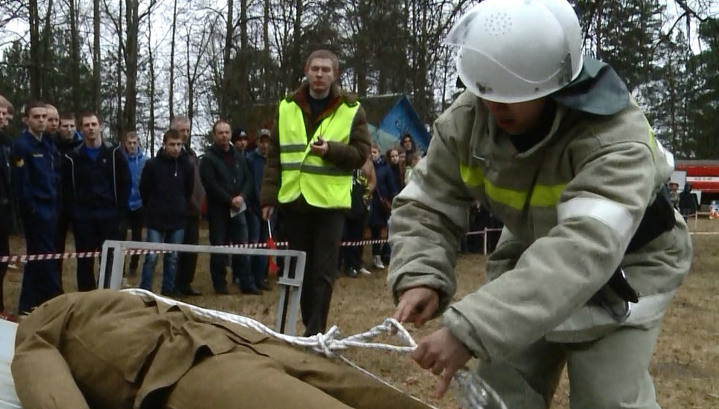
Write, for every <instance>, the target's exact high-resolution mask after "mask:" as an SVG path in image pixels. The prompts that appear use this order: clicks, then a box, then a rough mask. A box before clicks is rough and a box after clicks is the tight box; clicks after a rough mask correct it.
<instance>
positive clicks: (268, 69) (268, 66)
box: [262, 0, 272, 101]
mask: <svg viewBox="0 0 719 409" xmlns="http://www.w3.org/2000/svg"><path fill="white" fill-rule="evenodd" d="M270 13H271V9H270V0H265V4H264V10H263V17H262V42H263V43H264V47H265V48H264V49H263V50H262V60H263V61H262V73H263V78H264V81H263V83H262V99H263V100H264V101H267V100H268V99H269V98H270V97H271V95H270V92H271V91H270V83H271V82H272V59H271V57H270Z"/></svg>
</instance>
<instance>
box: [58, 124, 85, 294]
mask: <svg viewBox="0 0 719 409" xmlns="http://www.w3.org/2000/svg"><path fill="white" fill-rule="evenodd" d="M53 140H54V142H55V146H56V147H57V150H58V151H59V152H60V156H61V157H62V158H64V157H65V154H67V153H70V151H72V150H73V149H75V148H77V147H78V146H80V144H81V143H82V139H81V138H80V135H78V134H77V133H75V117H74V116H73V114H71V113H69V112H63V113H61V114H60V125H59V128H58V131H57V134H56V135H55V137H54V139H53ZM62 162H63V163H64V161H62ZM61 176H62V175H61ZM61 184H62V185H65V183H64V182H62V181H61ZM67 194H68V192H66V191H63V192H62V200H61V203H60V209H58V217H57V231H56V232H55V251H56V252H58V253H64V252H65V241H66V240H67V232H68V231H69V230H70V220H71V219H72V209H70V208H69V207H66V206H65V204H66V203H68V202H69V199H68V198H67ZM62 263H63V259H59V260H57V271H58V272H59V273H60V283H61V284H62Z"/></svg>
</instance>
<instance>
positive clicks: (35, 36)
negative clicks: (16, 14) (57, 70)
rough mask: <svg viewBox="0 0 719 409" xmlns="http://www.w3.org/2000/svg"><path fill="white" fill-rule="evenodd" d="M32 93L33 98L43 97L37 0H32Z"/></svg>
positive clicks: (30, 6) (30, 4) (30, 14)
mask: <svg viewBox="0 0 719 409" xmlns="http://www.w3.org/2000/svg"><path fill="white" fill-rule="evenodd" d="M28 6H29V8H30V10H29V11H30V13H29V17H30V19H29V20H30V95H31V98H32V99H40V97H41V87H42V84H41V79H40V66H41V64H42V61H41V55H40V17H39V16H38V10H37V0H30V3H29V5H28Z"/></svg>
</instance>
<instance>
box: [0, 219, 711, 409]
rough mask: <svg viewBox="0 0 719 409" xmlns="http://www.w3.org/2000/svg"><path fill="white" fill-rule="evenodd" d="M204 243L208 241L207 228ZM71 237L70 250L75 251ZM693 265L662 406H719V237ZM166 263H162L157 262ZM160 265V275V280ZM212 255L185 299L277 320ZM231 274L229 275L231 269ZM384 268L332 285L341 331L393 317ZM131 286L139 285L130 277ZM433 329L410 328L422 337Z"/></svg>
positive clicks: (273, 296)
mask: <svg viewBox="0 0 719 409" xmlns="http://www.w3.org/2000/svg"><path fill="white" fill-rule="evenodd" d="M690 227H691V229H692V230H693V231H696V232H717V233H719V221H709V220H699V221H698V223H696V224H695V223H694V222H693V221H692V222H690ZM204 233H205V236H204V237H203V238H202V241H204V242H206V241H207V237H206V231H205V232H204ZM70 242H71V240H69V241H68V247H69V248H72V243H70ZM693 242H694V263H693V266H692V271H691V273H690V274H689V275H688V276H687V278H686V280H685V282H684V285H683V286H682V288H681V289H680V290H679V292H678V294H677V296H676V298H675V300H674V302H673V304H672V306H671V308H670V310H669V313H668V314H667V316H666V319H665V320H664V323H663V325H662V330H661V334H660V337H659V340H658V343H657V348H656V351H655V354H654V359H653V362H652V365H651V373H652V375H653V376H654V380H655V384H656V388H657V395H658V400H659V403H660V405H661V406H662V407H663V408H665V409H667V408H697V409H714V408H717V407H719V236H712V235H699V234H697V235H695V236H693ZM11 249H12V252H13V253H14V254H19V253H22V252H23V251H24V242H23V241H22V239H21V238H19V237H13V238H12V242H11ZM484 261H485V259H484V256H481V255H464V256H462V257H461V258H460V261H459V265H458V268H457V269H458V273H459V292H458V294H457V298H460V297H462V296H463V295H464V294H467V293H469V292H471V291H473V290H475V289H476V288H477V287H478V286H479V285H480V283H481V281H482V274H483V271H484V267H483V266H484ZM158 264H161V263H158ZM21 271H22V267H21V268H20V270H9V271H8V275H7V277H6V279H5V280H6V281H5V294H4V297H5V298H4V299H5V305H6V306H7V309H8V310H9V311H11V312H12V311H14V310H15V308H16V306H17V295H18V293H19V286H20V281H21V276H22V274H21ZM74 271H75V262H74V261H72V260H71V261H68V262H66V263H65V266H64V271H63V277H64V283H65V288H66V289H68V290H72V289H74V288H75V278H74V276H75V274H74ZM160 271H161V266H160V265H158V267H157V273H156V277H155V283H156V286H159V282H160V274H161V273H160ZM208 271H209V258H208V257H207V256H206V255H200V258H199V262H198V267H197V274H196V278H195V283H194V285H195V287H196V288H198V289H199V290H200V291H202V292H203V293H204V295H203V296H200V297H194V298H189V299H186V300H185V301H188V302H192V303H195V304H197V305H200V306H203V307H208V308H214V309H219V310H224V311H229V312H234V313H238V314H241V315H245V316H248V317H252V318H255V319H257V320H259V321H262V322H264V323H265V324H267V325H270V326H272V325H274V318H275V312H276V305H277V296H278V292H277V289H276V286H275V288H274V289H273V291H270V292H266V293H265V294H264V295H262V296H247V295H240V294H239V293H238V291H237V290H236V289H235V288H231V289H230V291H231V292H232V294H231V295H229V296H215V295H214V294H213V293H212V286H211V283H210V279H209V273H208ZM228 276H229V273H228ZM385 279H386V271H374V273H373V275H371V276H361V277H359V278H355V279H350V278H346V277H342V278H340V279H338V280H337V282H336V284H335V293H334V297H333V300H332V310H331V313H330V317H329V322H330V324H336V325H338V326H339V327H340V329H341V331H342V333H343V334H344V335H351V334H355V333H358V332H364V331H366V330H368V329H369V328H371V327H373V326H375V325H377V324H379V323H381V322H382V320H383V319H384V318H386V317H388V316H390V315H391V314H392V311H393V306H392V303H391V300H390V298H389V290H388V287H387V284H386V280H385ZM130 284H137V280H136V279H130ZM434 328H436V323H430V324H429V325H427V326H426V327H425V328H422V329H419V330H418V329H414V328H410V331H411V333H412V334H413V336H414V337H415V338H417V339H419V338H420V337H422V336H423V335H424V334H427V333H429V332H430V331H432V330H433V329H434ZM347 356H348V357H349V358H350V359H352V360H353V361H355V362H357V363H358V364H360V365H361V366H362V367H364V368H366V369H368V370H369V371H371V372H372V373H374V374H375V375H377V376H379V377H380V378H382V379H385V380H387V381H388V382H390V383H392V384H393V385H395V386H397V387H399V388H401V389H403V390H405V391H407V392H408V393H411V394H413V395H415V396H417V397H419V398H420V399H423V400H426V401H428V402H429V403H431V404H432V405H434V406H436V407H438V408H443V409H456V408H459V407H461V406H460V405H459V404H458V403H457V401H456V400H455V398H454V397H453V396H448V397H445V398H444V399H442V400H440V401H431V400H430V399H429V396H430V394H431V392H432V389H433V384H434V378H433V376H432V375H431V374H429V372H426V371H423V370H421V369H420V368H419V367H417V366H416V365H414V364H413V363H412V362H410V361H409V359H408V358H406V357H403V356H401V355H398V354H395V353H387V352H379V351H371V352H367V351H352V352H349V353H348V354H347ZM568 395H569V392H568V388H567V382H566V377H565V378H564V379H563V380H562V382H561V384H560V388H559V390H558V391H557V394H556V395H555V399H554V403H553V405H552V408H555V409H559V408H568V407H569V406H568ZM509 409H512V408H509Z"/></svg>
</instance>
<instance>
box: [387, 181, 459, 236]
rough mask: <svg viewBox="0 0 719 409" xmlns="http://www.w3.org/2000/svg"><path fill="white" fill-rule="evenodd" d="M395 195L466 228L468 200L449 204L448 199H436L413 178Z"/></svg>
mask: <svg viewBox="0 0 719 409" xmlns="http://www.w3.org/2000/svg"><path fill="white" fill-rule="evenodd" d="M397 196H398V197H401V198H403V199H408V200H414V201H417V202H419V203H422V204H423V205H425V206H427V207H429V208H431V209H433V210H435V211H437V212H439V213H442V214H443V215H445V216H447V218H449V219H450V220H451V221H452V223H454V224H455V225H457V226H459V227H461V228H465V229H466V228H467V225H466V224H467V212H468V211H469V202H461V203H459V202H455V204H450V203H449V200H438V199H437V198H436V196H437V195H433V194H431V193H429V192H427V191H426V190H424V189H423V188H422V186H420V184H419V183H417V182H416V181H415V180H414V179H412V180H411V181H410V182H409V184H408V185H407V186H405V187H404V189H402V190H401V191H400V192H399V194H398V195H397Z"/></svg>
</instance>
